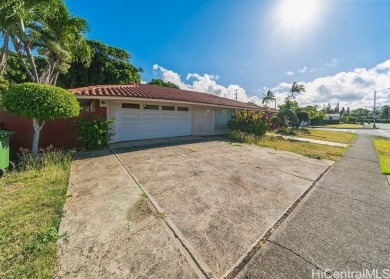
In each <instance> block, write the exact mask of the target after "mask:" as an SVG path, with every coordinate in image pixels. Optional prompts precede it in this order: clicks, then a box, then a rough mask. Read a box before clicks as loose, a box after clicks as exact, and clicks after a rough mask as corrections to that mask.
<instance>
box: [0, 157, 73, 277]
mask: <svg viewBox="0 0 390 279" xmlns="http://www.w3.org/2000/svg"><path fill="white" fill-rule="evenodd" d="M53 154H54V155H53ZM53 154H48V153H47V154H46V155H44V156H43V159H42V160H43V162H44V163H43V164H41V163H34V162H29V163H27V164H26V165H25V168H24V169H23V170H21V171H18V172H13V173H9V174H7V175H6V176H5V177H3V178H2V179H0V278H53V277H54V276H53V275H54V267H55V265H56V261H57V251H56V249H57V246H56V241H57V239H58V238H59V237H60V236H59V235H58V227H59V224H60V221H61V216H62V210H63V205H64V202H65V199H66V191H67V186H68V179H69V172H70V165H71V161H72V158H73V152H64V151H61V152H54V153H53Z"/></svg>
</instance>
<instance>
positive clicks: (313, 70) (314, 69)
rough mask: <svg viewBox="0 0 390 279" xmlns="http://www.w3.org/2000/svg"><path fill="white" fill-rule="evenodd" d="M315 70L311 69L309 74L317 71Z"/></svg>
mask: <svg viewBox="0 0 390 279" xmlns="http://www.w3.org/2000/svg"><path fill="white" fill-rule="evenodd" d="M317 70H318V69H317V68H313V69H311V70H310V71H309V72H310V73H312V72H315V71H317Z"/></svg>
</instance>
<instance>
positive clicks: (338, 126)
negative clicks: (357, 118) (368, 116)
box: [325, 123, 373, 129]
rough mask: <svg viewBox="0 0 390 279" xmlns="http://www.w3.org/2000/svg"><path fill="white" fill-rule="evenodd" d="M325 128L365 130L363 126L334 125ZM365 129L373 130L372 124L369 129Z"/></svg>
mask: <svg viewBox="0 0 390 279" xmlns="http://www.w3.org/2000/svg"><path fill="white" fill-rule="evenodd" d="M325 127H328V128H334V129H363V128H364V127H363V125H361V124H346V123H345V124H333V125H326V126H325ZM365 129H373V126H372V124H370V127H369V128H365Z"/></svg>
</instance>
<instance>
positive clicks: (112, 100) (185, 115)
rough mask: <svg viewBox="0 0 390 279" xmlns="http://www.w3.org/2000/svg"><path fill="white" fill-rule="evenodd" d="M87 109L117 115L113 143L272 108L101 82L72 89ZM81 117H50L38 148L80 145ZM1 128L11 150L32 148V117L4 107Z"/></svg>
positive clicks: (208, 131)
mask: <svg viewBox="0 0 390 279" xmlns="http://www.w3.org/2000/svg"><path fill="white" fill-rule="evenodd" d="M69 91H70V92H72V93H73V94H74V95H75V96H76V98H77V99H78V100H79V102H80V104H81V106H82V108H83V110H82V111H81V113H80V116H79V117H78V118H89V117H91V116H97V117H104V118H107V119H115V124H114V125H113V127H112V129H113V133H114V136H113V138H112V142H121V141H130V140H141V139H152V138H165V137H175V136H188V135H215V134H222V133H226V132H227V130H226V128H227V127H226V123H227V121H228V120H229V118H230V116H231V114H232V113H233V112H234V111H235V110H237V109H249V110H256V111H262V112H264V113H265V117H269V118H270V117H271V115H272V114H273V113H275V111H274V110H269V109H268V110H267V109H265V108H263V107H258V106H255V105H251V104H247V103H242V102H238V101H234V100H231V99H227V98H222V97H218V96H215V95H212V94H207V93H199V92H193V91H186V90H180V89H172V88H166V87H159V86H154V85H147V84H131V85H99V86H90V87H83V88H76V89H70V90H69ZM76 120H77V118H71V119H59V120H51V121H47V122H46V123H45V126H44V127H43V129H42V131H41V134H40V139H39V146H40V148H45V147H48V146H51V145H53V146H55V147H64V148H73V147H80V142H79V141H78V131H79V127H78V126H77V125H76V123H75V121H76ZM0 129H4V130H8V131H14V132H15V134H14V135H13V136H12V138H11V141H10V147H11V152H12V153H15V152H17V151H18V150H19V149H20V148H31V143H32V139H33V135H34V129H33V127H32V121H31V119H27V118H22V117H18V116H15V115H12V114H10V113H8V112H6V111H0Z"/></svg>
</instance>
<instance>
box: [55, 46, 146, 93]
mask: <svg viewBox="0 0 390 279" xmlns="http://www.w3.org/2000/svg"><path fill="white" fill-rule="evenodd" d="M87 44H88V45H89V47H90V49H91V60H90V63H89V66H86V65H85V64H84V63H82V62H79V61H76V62H73V63H71V66H70V68H69V70H68V72H67V74H65V75H60V76H59V77H58V85H59V86H61V87H64V88H76V87H83V86H90V85H99V84H129V83H139V82H141V76H140V73H141V72H143V70H142V69H141V68H137V67H135V66H134V65H132V64H131V63H130V58H131V54H130V53H128V52H127V51H125V50H123V49H120V48H116V47H112V46H109V45H106V44H104V43H102V42H98V41H87Z"/></svg>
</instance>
